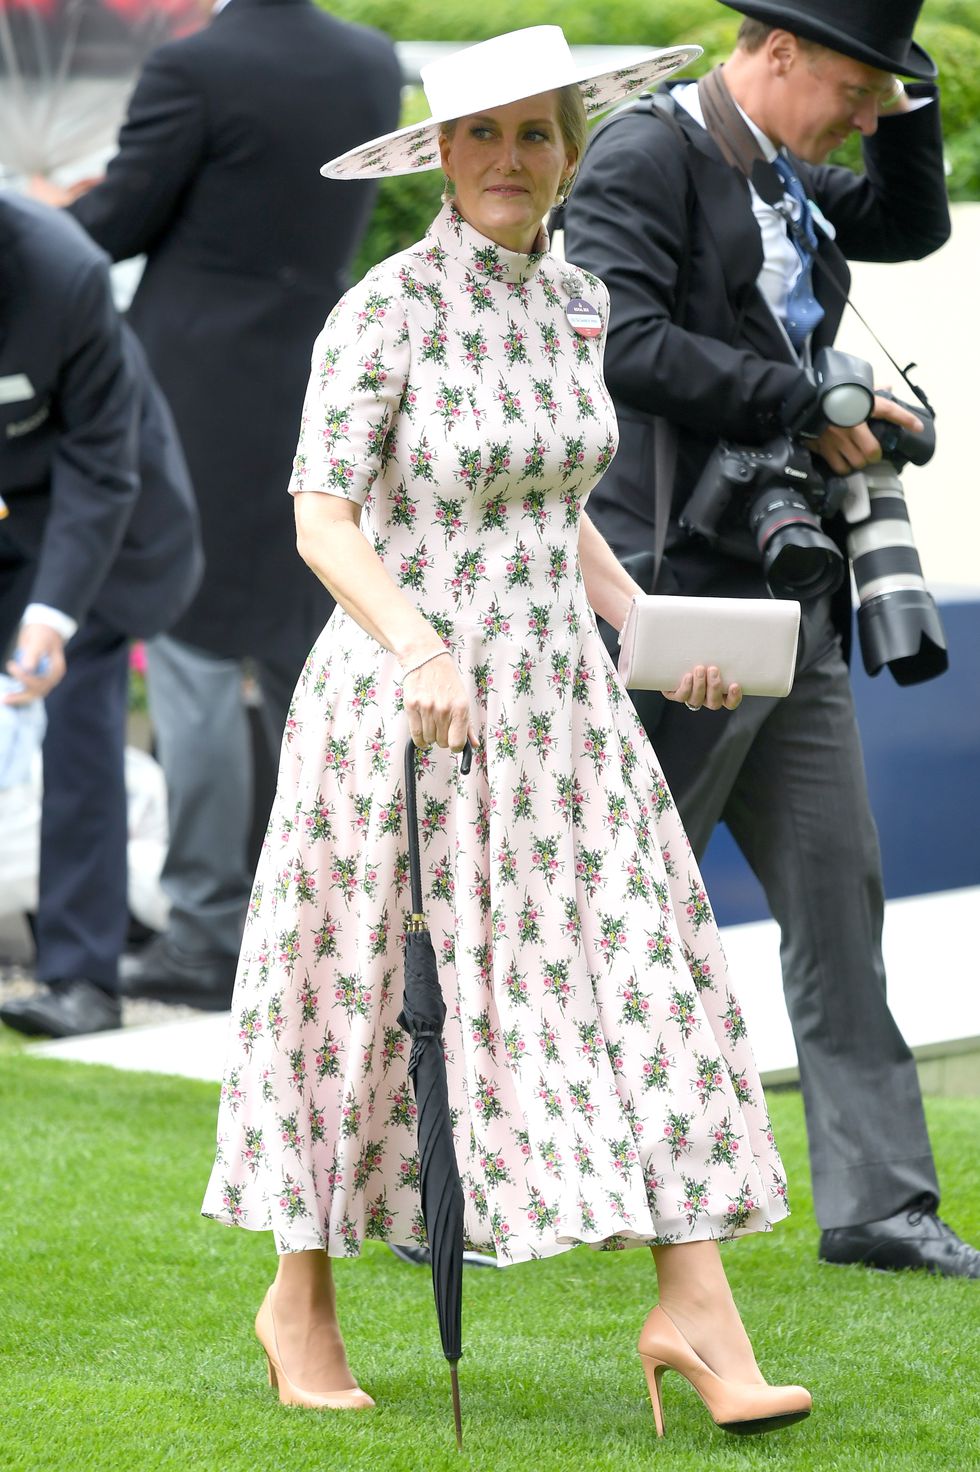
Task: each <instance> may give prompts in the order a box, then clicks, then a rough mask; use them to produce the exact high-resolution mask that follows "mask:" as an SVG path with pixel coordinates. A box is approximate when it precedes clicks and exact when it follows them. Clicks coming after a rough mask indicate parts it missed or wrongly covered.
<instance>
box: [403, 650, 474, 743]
mask: <svg viewBox="0 0 980 1472" xmlns="http://www.w3.org/2000/svg"><path fill="white" fill-rule="evenodd" d="M402 697H403V701H404V706H405V714H406V715H407V717H408V729H409V732H410V733H411V737H412V740H413V741H414V742H415V745H416V746H418V747H420V748H425V747H426V746H448V747H449V750H450V751H453V752H460V751H462V750H463V747H464V746H465V744H466V742H467V740H469V743H470V745H471V746H474V747H475V746H479V744H480V738H479V736H478V735H477V732H476V726H475V724H474V722H473V719H472V713H471V710H470V700H469V696H468V695H467V693H466V686H465V685H464V684H463V681H462V677H461V676H460V673H459V670H458V669H457V668H456V661H455V660H454V659H453V657H452V655H445V654H444V655H440V656H439V657H438V658H436V659H430V660H429V661H428V662H427V663H426V664H423V665H422V666H421V667H420V668H419V669H417V670H413V671H412V672H411V674H409V675H406V676H405V679H404V680H403V682H402Z"/></svg>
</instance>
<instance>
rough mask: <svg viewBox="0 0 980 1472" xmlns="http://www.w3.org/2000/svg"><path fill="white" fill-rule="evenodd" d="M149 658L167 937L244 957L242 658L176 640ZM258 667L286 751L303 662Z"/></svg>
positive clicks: (246, 876)
mask: <svg viewBox="0 0 980 1472" xmlns="http://www.w3.org/2000/svg"><path fill="white" fill-rule="evenodd" d="M146 654H147V692H148V697H149V706H150V718H151V720H152V722H153V729H154V733H155V737H156V747H157V755H158V758H159V761H160V765H161V766H162V767H163V770H164V775H165V776H166V779H167V811H168V817H169V822H170V842H169V847H168V849H167V857H166V860H165V862H164V866H163V873H162V875H161V883H162V885H163V889H164V892H165V893H166V895H167V897H168V899H169V900H170V905H171V910H170V921H169V924H168V928H167V933H168V936H169V938H170V940H171V941H172V942H173V944H174V946H176V947H177V948H178V949H179V950H181V951H183V952H185V953H186V954H187V955H190V956H194V957H198V958H203V957H205V956H206V957H237V955H238V948H239V944H240V942H241V936H242V928H243V926H244V923H245V911H246V909H247V906H248V897H249V893H250V891H251V886H252V876H251V873H250V872H249V868H248V857H247V845H248V835H249V831H250V829H251V822H252V801H253V797H252V785H253V783H252V747H251V736H250V732H249V725H248V716H247V713H246V710H245V707H244V705H243V702H242V675H243V669H242V662H241V661H240V660H237V659H224V658H222V657H221V656H219V655H216V654H211V653H209V652H208V651H207V650H205V649H198V648H196V647H195V646H193V645H190V644H185V643H184V642H183V641H181V640H178V639H173V638H171V637H170V636H169V635H161V636H160V637H159V638H156V639H152V640H150V641H149V643H148V644H147V651H146ZM250 663H251V665H252V669H253V671H254V673H255V675H256V678H257V680H258V683H259V686H260V689H261V692H262V701H263V704H262V716H263V726H264V728H265V731H266V734H267V737H268V740H269V743H270V747H271V750H272V752H273V753H274V754H276V755H278V751H279V746H280V742H281V740H282V733H283V728H284V727H285V724H286V716H287V713H288V711H289V703H290V700H291V699H292V694H293V689H294V687H295V684H296V681H297V679H298V678H299V674H300V669H301V663H299V662H297V661H292V662H288V663H277V662H275V661H270V660H252V661H251V662H250Z"/></svg>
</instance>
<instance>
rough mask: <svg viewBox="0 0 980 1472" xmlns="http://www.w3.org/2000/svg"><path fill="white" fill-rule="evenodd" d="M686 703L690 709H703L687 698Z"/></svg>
mask: <svg viewBox="0 0 980 1472" xmlns="http://www.w3.org/2000/svg"><path fill="white" fill-rule="evenodd" d="M684 704H685V705H686V706H687V708H688V710H700V709H701V707H700V706H699V705H692V704H691V702H690V701H689V700H685V702H684Z"/></svg>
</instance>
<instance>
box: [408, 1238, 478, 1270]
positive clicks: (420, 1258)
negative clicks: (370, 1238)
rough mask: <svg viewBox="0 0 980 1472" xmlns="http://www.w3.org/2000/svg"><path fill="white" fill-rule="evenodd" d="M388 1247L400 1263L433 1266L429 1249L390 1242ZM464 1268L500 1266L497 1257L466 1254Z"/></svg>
mask: <svg viewBox="0 0 980 1472" xmlns="http://www.w3.org/2000/svg"><path fill="white" fill-rule="evenodd" d="M388 1246H389V1247H390V1248H391V1250H392V1252H393V1253H394V1254H395V1256H396V1257H397V1258H398V1260H399V1261H400V1262H410V1263H411V1264H412V1266H413V1267H416V1268H428V1267H431V1266H432V1254H431V1253H430V1251H429V1249H428V1248H427V1247H403V1246H402V1245H401V1244H400V1243H395V1242H389V1243H388ZM463 1266H464V1267H467V1268H496V1267H499V1266H500V1264H499V1263H498V1262H497V1259H496V1258H495V1257H490V1256H489V1255H488V1254H487V1253H485V1252H464V1253H463Z"/></svg>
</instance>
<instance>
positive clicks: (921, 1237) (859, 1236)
mask: <svg viewBox="0 0 980 1472" xmlns="http://www.w3.org/2000/svg"><path fill="white" fill-rule="evenodd" d="M820 1258H821V1261H823V1262H830V1263H862V1264H863V1265H864V1266H865V1267H869V1268H881V1269H884V1270H886V1271H893V1270H895V1269H899V1268H922V1269H924V1270H925V1271H926V1272H929V1273H937V1274H939V1275H940V1276H942V1277H944V1278H980V1252H978V1251H977V1249H976V1248H975V1247H971V1246H970V1244H969V1243H968V1242H964V1241H963V1240H962V1238H961V1237H958V1236H957V1235H956V1233H955V1232H954V1231H953V1229H952V1227H949V1226H947V1225H946V1223H945V1222H944V1221H943V1220H942V1218H941V1217H938V1216H937V1215H936V1211H935V1206H934V1204H933V1202H932V1199H931V1198H930V1197H925V1198H923V1200H921V1201H917V1202H913V1203H912V1205H910V1206H907V1207H906V1208H905V1209H904V1210H903V1211H897V1212H896V1213H895V1215H894V1216H887V1217H884V1218H883V1219H882V1220H881V1221H877V1222H863V1223H862V1224H861V1225H860V1226H857V1227H832V1228H831V1229H830V1230H829V1231H826V1232H821V1234H820Z"/></svg>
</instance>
